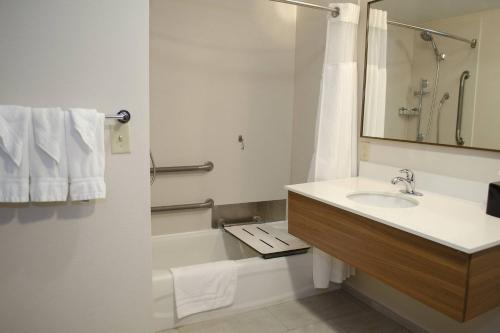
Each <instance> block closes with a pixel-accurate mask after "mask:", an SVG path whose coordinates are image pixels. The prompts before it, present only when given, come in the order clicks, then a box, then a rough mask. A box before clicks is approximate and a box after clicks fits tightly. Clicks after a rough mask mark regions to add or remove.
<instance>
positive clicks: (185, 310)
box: [170, 260, 238, 319]
mask: <svg viewBox="0 0 500 333" xmlns="http://www.w3.org/2000/svg"><path fill="white" fill-rule="evenodd" d="M170 271H171V272H172V275H173V276H174V294H175V306H176V309H177V317H178V318H179V319H180V318H184V317H186V316H189V315H191V314H195V313H199V312H203V311H208V310H213V309H218V308H222V307H225V306H228V305H231V304H232V303H233V301H234V295H235V294H236V286H237V280H238V266H237V264H236V262H234V261H230V260H227V261H218V262H211V263H207V264H200V265H194V266H186V267H180V268H171V269H170Z"/></svg>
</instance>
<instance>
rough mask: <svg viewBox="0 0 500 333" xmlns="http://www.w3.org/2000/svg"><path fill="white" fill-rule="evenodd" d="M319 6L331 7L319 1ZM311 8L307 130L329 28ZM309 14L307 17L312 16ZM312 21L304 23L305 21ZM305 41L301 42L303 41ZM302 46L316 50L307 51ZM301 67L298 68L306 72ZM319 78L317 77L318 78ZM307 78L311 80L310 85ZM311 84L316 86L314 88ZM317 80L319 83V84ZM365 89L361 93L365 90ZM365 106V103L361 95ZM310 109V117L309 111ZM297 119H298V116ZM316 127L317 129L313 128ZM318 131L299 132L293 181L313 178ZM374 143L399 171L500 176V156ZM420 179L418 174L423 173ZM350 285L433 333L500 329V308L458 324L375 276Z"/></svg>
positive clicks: (304, 97)
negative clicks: (310, 171) (309, 172)
mask: <svg viewBox="0 0 500 333" xmlns="http://www.w3.org/2000/svg"><path fill="white" fill-rule="evenodd" d="M316 3H326V2H322V1H316ZM366 4H367V1H366V0H362V1H361V5H362V8H363V10H362V12H361V22H360V30H359V34H358V39H359V49H358V51H359V56H358V63H359V68H360V71H359V72H360V85H361V84H362V82H363V80H362V73H363V66H364V39H365V30H364V29H365V18H366ZM305 11H310V10H309V9H299V10H298V15H297V16H298V21H297V51H296V52H297V57H298V55H299V54H301V53H303V54H313V55H316V58H314V57H312V58H311V59H312V60H313V63H312V64H311V65H310V66H302V70H303V71H307V72H308V73H305V72H304V73H301V75H297V76H296V83H295V84H296V87H298V86H300V87H301V91H300V93H298V91H297V93H296V95H295V103H296V106H298V105H300V106H301V107H300V108H299V109H298V108H297V107H296V108H295V117H297V112H300V113H301V115H300V117H303V118H301V122H302V123H304V124H307V126H314V121H313V120H312V119H310V118H314V117H315V112H316V107H317V97H316V96H317V93H318V85H319V76H318V75H320V73H321V64H322V62H321V61H319V60H317V59H318V57H321V55H320V54H321V53H322V51H323V50H322V46H321V45H320V44H319V43H317V42H316V41H314V42H313V41H312V40H316V39H318V40H320V41H324V40H325V39H324V33H325V28H326V27H325V25H324V24H318V23H314V22H312V20H314V19H315V18H314V17H312V16H309V15H316V14H312V13H309V14H306V13H305ZM306 15H307V16H306ZM305 17H310V19H307V20H305V19H304V20H302V19H301V18H305ZM316 18H317V19H318V20H324V15H322V14H317V17H316ZM299 38H300V39H299ZM302 47H306V48H307V47H309V48H314V49H309V50H301V48H302ZM300 70H301V68H300V67H299V68H298V70H297V71H298V73H300ZM315 76H316V78H315ZM306 80H307V81H306ZM307 82H310V83H309V84H308V83H307ZM315 82H317V83H315ZM360 88H362V87H361V86H360ZM360 91H361V89H360ZM359 105H361V93H360V100H359ZM308 111H310V113H308ZM296 119H297V118H296ZM311 124H312V125H311ZM313 138H314V128H313V127H312V128H308V129H307V130H306V129H301V130H300V131H299V132H298V133H294V141H293V142H294V144H293V148H292V156H294V157H293V161H294V163H293V164H292V182H294V183H295V182H300V181H305V180H306V178H307V167H306V165H308V163H309V159H310V158H311V154H312V150H313ZM362 141H364V142H368V143H369V158H368V160H369V161H372V162H376V163H380V164H386V165H391V166H397V167H409V168H414V169H419V170H423V171H427V172H430V173H436V174H442V175H448V176H452V177H458V178H464V179H469V180H475V181H479V182H491V181H493V180H498V179H499V178H500V176H499V175H498V172H499V170H500V153H490V152H480V151H475V150H466V149H459V148H445V147H435V146H430V145H420V144H406V143H398V142H390V141H382V140H368V139H362ZM417 177H418V175H417ZM349 285H350V286H352V287H353V288H355V289H357V290H359V291H360V292H362V293H364V294H366V295H368V296H369V297H372V298H374V299H375V300H376V301H378V302H380V303H381V304H383V305H385V306H387V307H389V308H391V309H392V310H393V311H395V312H396V313H398V314H400V315H402V316H403V317H405V318H408V319H409V320H411V321H414V322H416V323H417V324H418V325H420V326H422V327H424V328H426V329H428V330H429V331H431V332H440V333H441V332H485V333H486V332H492V331H494V330H495V329H496V328H497V327H499V325H500V323H499V318H500V315H499V314H500V310H494V311H492V312H490V313H488V314H485V315H483V316H481V317H479V318H477V319H475V320H473V321H471V322H469V323H467V324H465V325H462V324H457V323H456V322H454V321H453V320H451V319H448V318H447V317H445V316H443V315H441V314H439V313H438V312H436V311H434V310H431V309H430V308H428V307H427V306H424V305H422V304H420V303H418V302H416V301H414V300H412V299H411V298H409V297H407V296H405V295H403V294H401V293H399V292H398V291H396V290H394V289H393V288H390V287H388V286H386V285H384V284H382V283H379V282H378V281H377V280H375V279H373V278H371V277H370V276H368V275H366V274H363V273H362V272H359V273H358V275H357V276H356V277H355V278H353V279H350V280H349Z"/></svg>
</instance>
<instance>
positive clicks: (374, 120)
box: [363, 9, 387, 137]
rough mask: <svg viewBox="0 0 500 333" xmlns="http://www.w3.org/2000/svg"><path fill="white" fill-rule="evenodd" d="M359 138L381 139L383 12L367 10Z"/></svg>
mask: <svg viewBox="0 0 500 333" xmlns="http://www.w3.org/2000/svg"><path fill="white" fill-rule="evenodd" d="M368 26H369V30H368V54H367V67H366V87H365V96H366V97H365V108H364V111H365V112H364V118H363V134H364V135H366V136H373V137H383V136H384V131H385V98H386V86H387V59H386V58H387V12H385V11H383V10H378V9H370V17H369V22H368Z"/></svg>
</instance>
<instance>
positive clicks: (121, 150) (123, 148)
mask: <svg viewBox="0 0 500 333" xmlns="http://www.w3.org/2000/svg"><path fill="white" fill-rule="evenodd" d="M111 153H112V154H130V127H129V124H128V123H127V124H120V123H118V124H115V125H114V126H113V127H112V128H111Z"/></svg>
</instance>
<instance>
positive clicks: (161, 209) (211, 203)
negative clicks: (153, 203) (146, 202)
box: [151, 199, 215, 213]
mask: <svg viewBox="0 0 500 333" xmlns="http://www.w3.org/2000/svg"><path fill="white" fill-rule="evenodd" d="M214 204H215V203H214V200H213V199H207V200H205V202H202V203H194V204H184V205H171V206H158V207H151V213H160V212H172V211H176V210H191V209H208V208H213V207H214Z"/></svg>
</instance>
